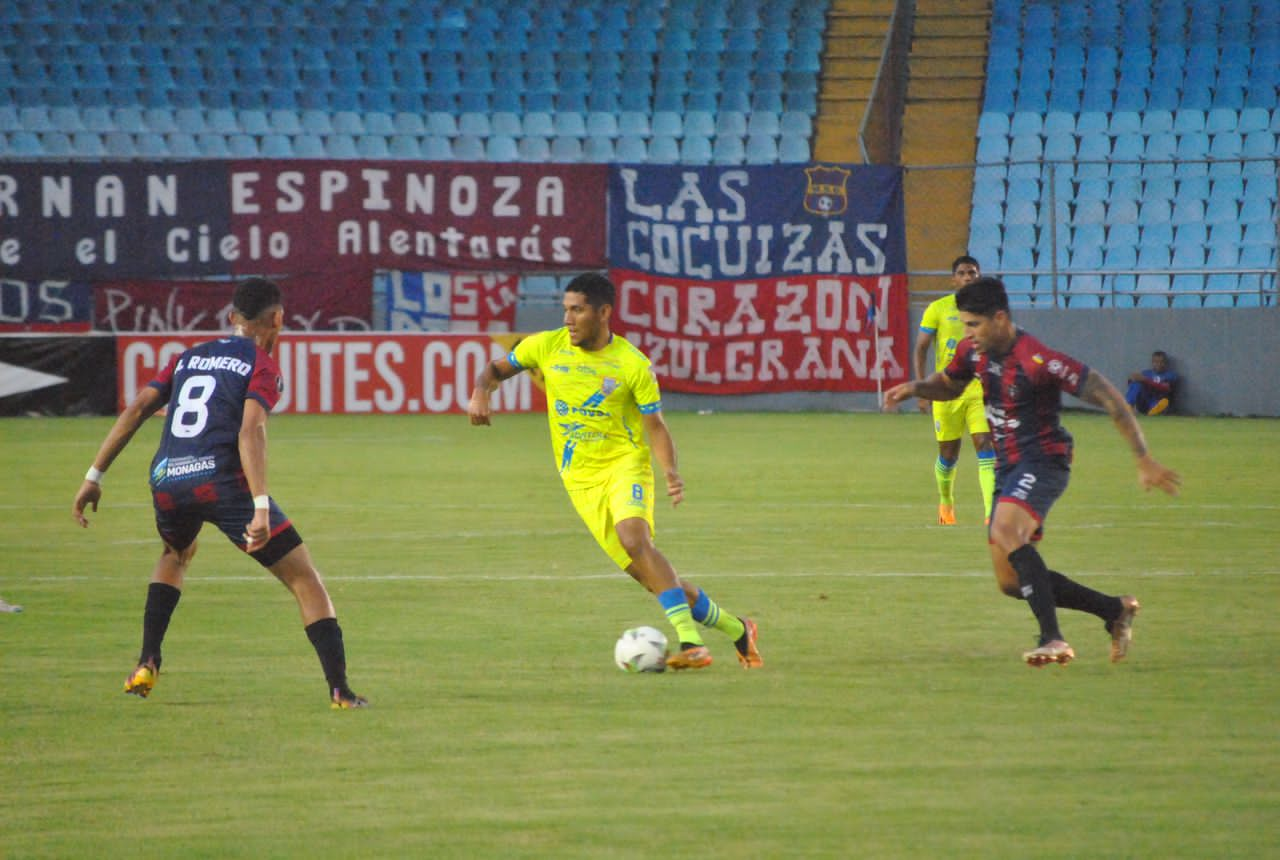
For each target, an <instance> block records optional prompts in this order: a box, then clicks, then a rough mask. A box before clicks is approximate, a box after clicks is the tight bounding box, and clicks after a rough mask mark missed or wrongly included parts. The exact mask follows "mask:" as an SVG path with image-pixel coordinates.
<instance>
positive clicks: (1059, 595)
mask: <svg viewBox="0 0 1280 860" xmlns="http://www.w3.org/2000/svg"><path fill="white" fill-rule="evenodd" d="M1049 579H1050V581H1051V582H1052V583H1053V599H1054V602H1055V603H1057V604H1058V605H1059V606H1061V607H1062V608H1063V609H1077V610H1079V611H1081V612H1091V613H1093V614H1094V615H1096V616H1098V617H1099V618H1101V619H1102V620H1103V621H1112V620H1114V619H1116V618H1119V617H1120V613H1121V612H1124V604H1123V603H1121V602H1120V598H1118V597H1111V596H1110V595H1107V594H1103V593H1102V592H1101V591H1094V590H1093V589H1092V588H1089V587H1088V586H1087V585H1081V584H1080V583H1078V582H1076V581H1075V580H1073V579H1068V578H1067V577H1065V576H1063V575H1062V574H1060V573H1058V572H1057V571H1056V570H1051V571H1049Z"/></svg>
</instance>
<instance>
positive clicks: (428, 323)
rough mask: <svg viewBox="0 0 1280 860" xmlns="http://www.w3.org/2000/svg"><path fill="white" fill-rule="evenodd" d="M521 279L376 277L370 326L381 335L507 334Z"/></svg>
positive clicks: (500, 276)
mask: <svg viewBox="0 0 1280 860" xmlns="http://www.w3.org/2000/svg"><path fill="white" fill-rule="evenodd" d="M519 296H520V277H519V276H518V275H513V274H504V273H501V272H488V273H484V274H481V273H462V274H459V273H455V274H449V273H448V272H378V273H376V274H375V275H374V282H373V304H374V313H373V317H374V326H375V327H376V328H378V329H380V330H384V331H456V332H479V331H511V330H512V329H514V328H515V325H516V301H517V299H518V298H519Z"/></svg>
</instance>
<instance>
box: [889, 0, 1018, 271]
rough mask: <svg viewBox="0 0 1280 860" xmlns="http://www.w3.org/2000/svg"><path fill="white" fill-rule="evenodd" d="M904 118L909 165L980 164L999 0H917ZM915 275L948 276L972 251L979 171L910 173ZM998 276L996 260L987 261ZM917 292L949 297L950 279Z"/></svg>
mask: <svg viewBox="0 0 1280 860" xmlns="http://www.w3.org/2000/svg"><path fill="white" fill-rule="evenodd" d="M915 5H916V10H915V25H914V31H913V34H912V40H911V54H910V59H909V63H908V69H909V79H908V83H907V98H906V105H905V107H904V112H903V119H902V163H903V164H905V165H928V164H972V163H973V161H974V158H975V156H976V139H977V128H978V115H979V114H980V113H981V110H982V88H983V82H984V80H985V70H986V64H987V30H988V26H989V22H990V20H991V0H916V4H915ZM905 198H906V200H905V205H906V217H907V268H908V270H909V271H921V270H929V269H934V270H936V269H946V268H948V267H949V266H950V264H951V261H952V260H953V259H955V257H956V256H957V255H959V254H962V253H964V252H965V250H966V246H967V244H968V240H969V211H970V205H971V203H972V199H973V170H972V169H964V170H913V171H908V173H907V176H906V185H905ZM979 262H980V263H982V264H983V265H984V267H985V268H988V269H995V267H996V265H995V261H986V260H980V261H979ZM910 289H911V291H912V292H918V291H929V292H945V291H947V290H948V289H950V278H949V277H948V276H936V275H919V276H914V277H912V278H911V282H910Z"/></svg>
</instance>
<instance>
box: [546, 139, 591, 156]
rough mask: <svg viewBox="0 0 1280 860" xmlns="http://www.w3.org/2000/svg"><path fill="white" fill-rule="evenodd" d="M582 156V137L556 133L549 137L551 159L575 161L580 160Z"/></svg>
mask: <svg viewBox="0 0 1280 860" xmlns="http://www.w3.org/2000/svg"><path fill="white" fill-rule="evenodd" d="M583 156H584V150H583V146H582V138H579V137H571V136H568V135H557V136H556V137H554V138H552V139H551V160H552V161H564V162H576V161H582V160H583Z"/></svg>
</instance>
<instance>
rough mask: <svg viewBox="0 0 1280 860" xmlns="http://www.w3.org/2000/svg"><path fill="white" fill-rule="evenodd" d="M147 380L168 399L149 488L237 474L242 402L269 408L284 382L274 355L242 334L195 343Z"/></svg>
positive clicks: (276, 398)
mask: <svg viewBox="0 0 1280 860" xmlns="http://www.w3.org/2000/svg"><path fill="white" fill-rule="evenodd" d="M149 385H150V386H151V387H152V388H155V389H156V390H157V391H159V392H160V394H161V396H162V397H164V399H165V400H166V402H167V403H168V414H167V415H166V417H165V422H164V434H163V435H162V436H161V437H160V447H159V448H158V449H157V451H156V456H155V458H154V459H153V460H152V461H151V485H152V487H160V486H162V485H164V484H166V483H170V482H173V483H177V482H186V481H189V480H190V481H196V480H199V481H209V480H214V479H217V478H225V477H230V476H234V475H238V474H240V473H241V472H242V471H243V469H242V467H241V465H240V442H239V438H240V426H241V424H242V423H243V421H244V404H245V401H246V400H247V399H249V398H253V399H254V400H257V401H258V402H259V403H261V404H262V405H263V407H264V408H265V409H266V410H267V411H268V412H270V411H271V409H272V408H273V407H274V406H275V405H276V403H277V402H278V401H279V399H280V392H281V390H282V389H283V387H284V386H283V381H282V379H281V377H280V366H279V365H277V364H276V360H275V359H274V358H272V357H271V356H270V355H269V354H268V353H267V352H265V351H263V350H262V349H261V348H260V347H259V346H258V345H257V343H255V342H254V341H253V339H252V338H247V337H224V338H221V339H219V340H211V341H208V342H206V343H202V344H197V345H196V346H193V347H191V348H190V349H188V350H187V351H186V352H184V353H182V354H181V355H178V356H175V357H174V358H173V360H171V361H170V362H169V363H168V365H166V366H165V368H164V369H163V370H162V371H160V374H159V375H158V376H157V377H156V378H155V379H154V380H152V381H151V382H150V383H149Z"/></svg>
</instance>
